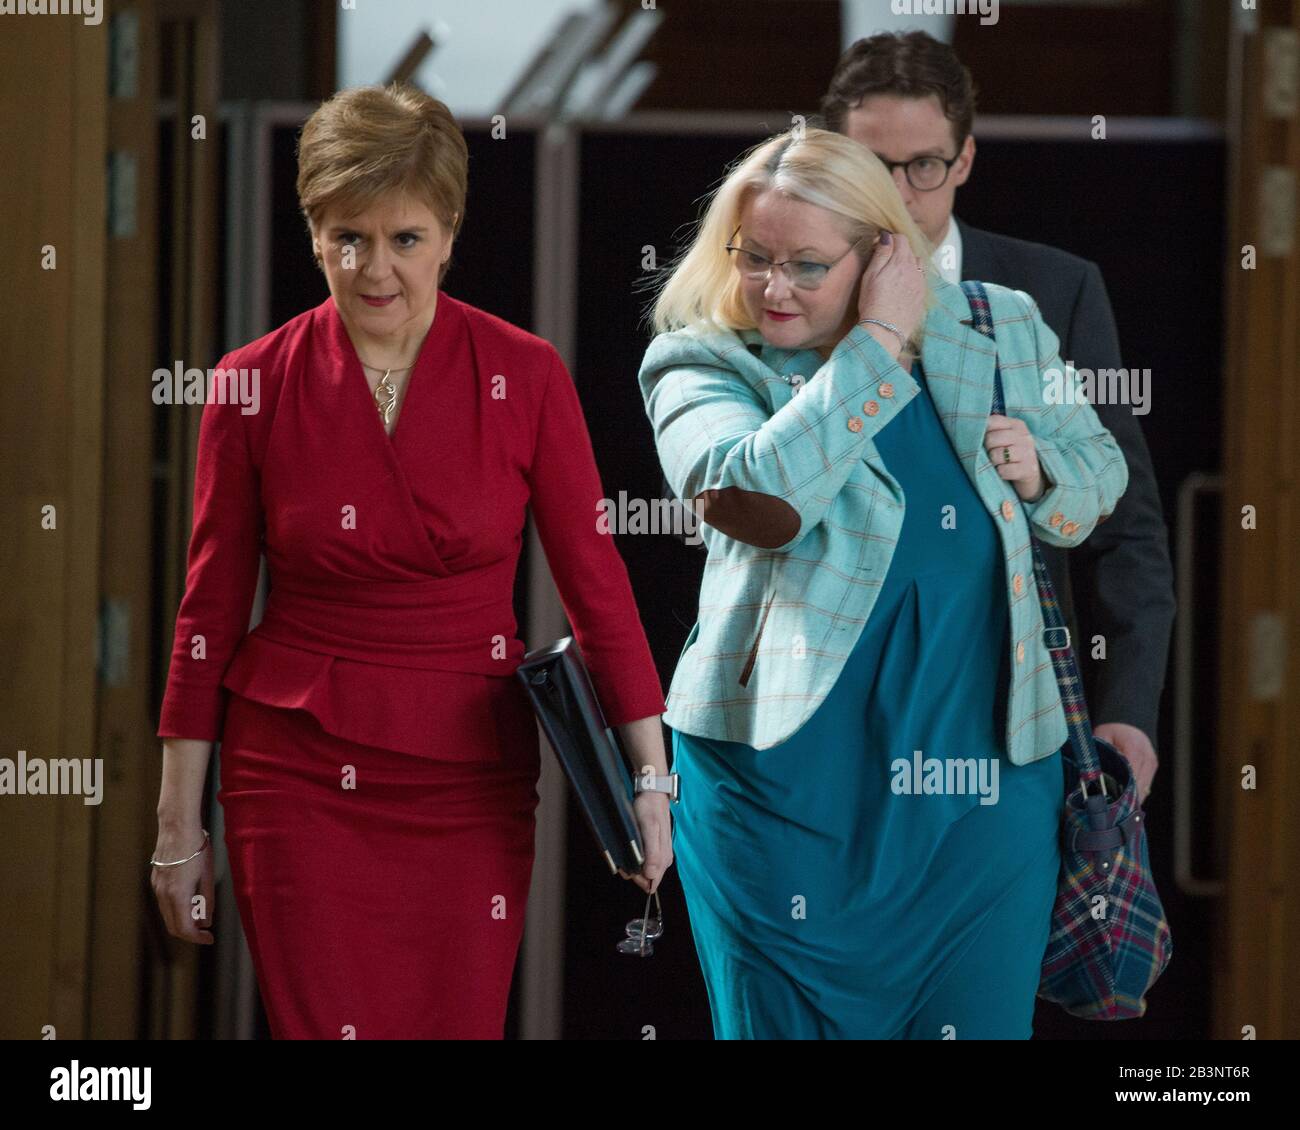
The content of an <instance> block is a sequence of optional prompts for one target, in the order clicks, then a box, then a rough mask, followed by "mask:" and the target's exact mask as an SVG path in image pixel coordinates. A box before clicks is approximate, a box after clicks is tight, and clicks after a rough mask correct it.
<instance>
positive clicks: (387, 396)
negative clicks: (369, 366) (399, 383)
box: [375, 369, 397, 429]
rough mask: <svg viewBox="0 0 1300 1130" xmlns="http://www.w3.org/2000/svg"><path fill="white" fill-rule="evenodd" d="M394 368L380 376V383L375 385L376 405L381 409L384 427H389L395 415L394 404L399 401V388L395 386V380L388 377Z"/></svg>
mask: <svg viewBox="0 0 1300 1130" xmlns="http://www.w3.org/2000/svg"><path fill="white" fill-rule="evenodd" d="M392 371H393V370H392V369H386V370H385V371H384V375H383V376H382V377H380V378H379V383H378V384H377V385H376V386H375V407H376V408H378V409H379V418H380V419H381V420H383V421H384V428H385V429H387V427H388V421H389V420H390V419H392V416H393V405H395V404H396V403H397V389H395V388H394V387H393V382H392V381H390V380H389V379H388V374H389V373H391V372H392Z"/></svg>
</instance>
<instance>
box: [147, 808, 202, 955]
mask: <svg viewBox="0 0 1300 1130" xmlns="http://www.w3.org/2000/svg"><path fill="white" fill-rule="evenodd" d="M199 844H203V845H204V846H203V850H202V851H201V852H199V854H198V855H196V856H194V858H193V859H191V860H190V861H189V862H188V863H182V864H181V865H180V866H179V867H151V868H150V869H149V870H150V872H151V873H152V874H151V875H150V880H149V881H150V883H151V884H152V886H153V893H154V897H155V898H156V899H157V900H158V909H159V911H160V912H161V913H162V917H163V922H165V923H166V925H167V933H169V934H171V935H172V937H174V938H180V939H181V941H183V942H194V943H195V944H196V945H201V946H210V945H212V944H213V943H214V942H215V941H216V939H215V938H214V937H213V936H212V931H211V929H210V927H211V926H212V911H213V901H212V887H213V882H212V843H211V841H208V840H206V839H205V837H204V835H203V828H202V826H201V825H200V824H199V823H198V822H197V821H195V822H194V823H193V824H190V823H188V822H187V823H186V824H184V825H166V826H164V825H162V824H159V826H158V842H157V844H155V845H154V849H153V856H152V857H151V858H153V859H161V860H168V859H184V858H185V857H186V856H188V855H191V854H193V852H194V849H195V848H196V847H197V846H198V845H199ZM196 895H197V896H199V898H201V899H202V902H201V903H200V902H197V901H196V900H195V896H196ZM199 910H202V911H203V913H202V914H199Z"/></svg>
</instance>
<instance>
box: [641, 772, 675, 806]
mask: <svg viewBox="0 0 1300 1130" xmlns="http://www.w3.org/2000/svg"><path fill="white" fill-rule="evenodd" d="M679 781H680V778H679V777H678V776H677V774H676V773H669V774H668V775H667V776H666V777H659V776H655V775H651V776H649V777H647V776H645V775H644V774H642V773H638V774H636V776H635V778H634V784H633V787H632V791H633V792H634V793H635V794H636V795H637V796H640V795H641V794H642V793H667V794H668V798H669V799H670V800H671V801H672V802H673V804H676V803H677V802H678V801H679V800H681V785H680V784H679Z"/></svg>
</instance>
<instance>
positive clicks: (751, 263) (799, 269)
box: [726, 227, 862, 290]
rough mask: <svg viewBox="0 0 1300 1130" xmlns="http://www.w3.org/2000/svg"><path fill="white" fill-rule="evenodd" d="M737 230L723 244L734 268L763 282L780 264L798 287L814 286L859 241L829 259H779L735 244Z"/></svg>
mask: <svg viewBox="0 0 1300 1130" xmlns="http://www.w3.org/2000/svg"><path fill="white" fill-rule="evenodd" d="M739 232H740V228H739V227H737V228H736V230H735V231H734V232H732V233H731V240H729V241H728V242H727V244H726V248H727V251H728V252H729V253H730V254H731V257H732V260H733V262H734V263H735V264H736V270H738V271H739V272H740V273H741V274H742V275H744V277H745V278H747V279H751V280H754V281H759V280H761V281H762V282H764V283H766V282H767V280H768V279H770V278H771V277H772V271H773V270H775V269H776V268H778V267H779V268H780V269H781V271H782V273H783V274H784V275H785V277H786V278H787V279H789V280H790V284H791V285H792V286H797V287H798V288H799V289H800V290H816V289H817V288H818V287H819V286H821V285H822V283H824V282H825V281H826V276H827V275H829V274H830V273H831V269H832V268H833V267H835V266H836V264H838V263H839V262H840V260H841V259H843V258H844V257H845V256H846V255H848V254H849V252H850V251H852V250H853V249H854V248H855V247H857V245H858V244H859V243H861V242H862V240H860V239H856V240H854V241H853V242H852V243H851V244H849V247H848V250H847V251H845V252H844V254H842V255H840V256H838V257H837V258H836V259H834V260H832V261H831V262H829V263H817V262H814V261H812V260H809V259H785V260H782V261H781V262H779V263H778V262H775V261H773V260H771V259H769V258H768V257H767V256H766V255H760V254H759V253H758V252H757V251H751V250H750V249H749V248H748V247H740V246H738V245H737V244H736V243H735V242H734V240H735V238H736V236H737V235H738V234H739Z"/></svg>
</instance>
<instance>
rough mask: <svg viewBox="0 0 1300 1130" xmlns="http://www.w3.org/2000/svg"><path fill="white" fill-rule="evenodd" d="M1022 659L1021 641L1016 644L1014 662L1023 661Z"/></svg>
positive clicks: (1022, 648) (1023, 656)
mask: <svg viewBox="0 0 1300 1130" xmlns="http://www.w3.org/2000/svg"><path fill="white" fill-rule="evenodd" d="M1024 661H1025V645H1024V644H1022V643H1018V644H1016V662H1017V663H1023V662H1024Z"/></svg>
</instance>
